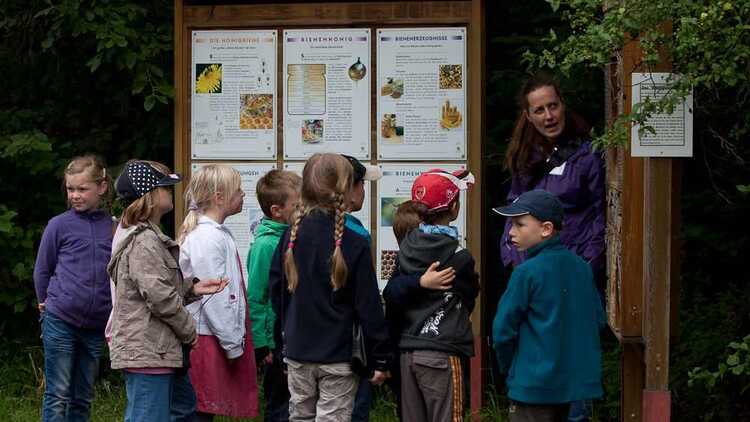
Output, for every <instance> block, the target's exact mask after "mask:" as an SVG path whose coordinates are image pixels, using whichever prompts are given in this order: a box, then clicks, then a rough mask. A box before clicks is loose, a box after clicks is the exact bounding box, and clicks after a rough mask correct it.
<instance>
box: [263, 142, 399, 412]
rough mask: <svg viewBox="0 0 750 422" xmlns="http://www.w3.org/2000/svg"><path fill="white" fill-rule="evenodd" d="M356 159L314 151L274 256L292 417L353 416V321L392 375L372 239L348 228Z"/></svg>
mask: <svg viewBox="0 0 750 422" xmlns="http://www.w3.org/2000/svg"><path fill="white" fill-rule="evenodd" d="M352 186H353V176H352V166H351V165H350V164H349V162H348V161H347V159H346V158H344V157H342V156H340V155H338V154H315V155H313V156H312V157H310V159H309V160H307V163H306V164H305V168H304V170H303V173H302V195H301V197H302V205H301V209H300V210H298V212H297V214H296V217H295V218H294V219H293V223H292V226H291V228H290V229H289V230H287V232H285V234H284V236H283V237H282V239H281V241H280V242H279V247H278V248H277V249H276V252H275V254H274V257H273V261H272V263H271V269H270V274H269V284H270V289H271V300H272V303H273V308H274V311H275V312H276V314H277V315H278V321H279V324H278V329H277V330H278V331H279V332H280V337H281V338H282V341H283V348H284V349H283V350H284V351H283V353H284V356H285V358H284V361H285V362H286V364H287V366H288V381H289V392H290V394H291V399H290V402H289V411H290V415H289V416H290V421H308V420H316V421H323V422H325V421H342V420H351V413H352V407H353V402H354V396H355V393H356V391H357V384H358V380H359V377H358V376H356V375H355V374H354V373H353V372H352V368H351V363H350V362H351V358H352V326H353V324H354V323H355V322H358V323H359V324H361V326H362V328H363V332H364V336H365V339H366V344H367V345H368V352H369V353H368V355H367V356H368V360H369V363H370V364H371V365H370V366H371V369H372V370H373V373H372V376H371V378H370V380H369V381H370V382H371V383H372V384H375V385H379V384H382V383H383V381H384V380H385V379H386V378H387V377H388V376H389V374H388V369H389V365H390V361H391V359H392V351H391V347H390V345H389V342H388V333H387V327H386V324H385V319H384V317H383V308H382V306H381V304H380V295H379V294H378V286H377V280H376V277H375V270H374V268H373V266H372V258H371V253H370V246H369V243H368V241H367V240H366V239H365V238H363V237H362V236H360V235H359V234H357V233H356V232H354V231H352V230H350V229H349V228H347V227H345V222H344V218H345V217H344V215H345V213H346V210H347V207H348V204H349V201H350V199H351V195H352Z"/></svg>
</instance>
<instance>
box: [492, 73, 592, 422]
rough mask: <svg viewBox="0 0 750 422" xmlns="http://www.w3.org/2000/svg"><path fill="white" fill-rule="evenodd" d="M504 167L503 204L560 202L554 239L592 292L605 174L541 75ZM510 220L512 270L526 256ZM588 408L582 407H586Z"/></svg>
mask: <svg viewBox="0 0 750 422" xmlns="http://www.w3.org/2000/svg"><path fill="white" fill-rule="evenodd" d="M518 105H519V108H520V113H519V116H518V119H517V120H516V124H515V127H514V129H513V135H512V137H511V141H510V145H509V146H508V150H507V153H506V156H505V168H506V169H507V170H508V171H510V173H511V187H510V192H509V193H508V202H509V203H510V202H513V201H514V200H515V199H516V198H518V197H519V196H520V195H521V194H522V193H524V192H527V191H530V190H533V189H544V190H546V191H548V192H551V193H553V194H555V195H556V196H557V198H558V199H559V200H560V201H561V202H562V204H563V207H564V210H565V217H564V219H563V229H562V231H561V232H560V240H561V241H562V243H563V244H564V245H565V246H566V247H567V248H568V249H570V250H571V251H573V252H575V253H576V254H578V255H579V256H580V257H581V258H583V259H584V260H585V261H586V262H588V263H589V265H591V269H592V271H593V274H594V279H595V280H596V283H597V287H598V288H599V289H600V290H601V289H603V287H604V286H603V285H604V280H605V250H606V246H605V243H604V233H605V200H606V199H605V190H604V189H605V187H604V186H605V185H604V181H605V171H604V160H603V158H602V155H601V153H599V152H597V151H594V150H593V148H592V146H591V140H590V139H589V133H590V130H591V127H590V126H589V125H588V123H586V122H585V121H584V120H583V118H582V117H580V116H579V115H577V114H576V113H574V112H572V111H571V110H567V109H566V106H565V102H564V101H563V98H562V96H561V95H560V87H559V84H558V83H557V81H556V80H555V79H554V78H552V77H550V76H548V75H544V74H540V75H537V76H534V77H532V78H530V79H529V80H528V81H527V82H526V84H525V85H524V86H523V88H522V90H521V92H520V95H519V98H518ZM510 223H511V221H510V219H508V220H507V221H506V223H505V230H504V232H503V236H502V239H501V246H500V250H501V255H502V261H503V264H504V265H505V266H506V267H515V266H517V265H518V264H520V263H521V262H523V261H524V259H525V257H526V254H525V253H524V252H519V251H518V250H517V249H516V248H515V246H513V244H512V243H511V242H510V237H509V232H510V226H511V224H510ZM587 407H588V406H587ZM589 415H590V413H589V412H588V411H587V410H586V409H585V408H584V406H583V404H582V403H580V402H579V403H574V404H573V405H572V406H571V415H570V419H569V420H570V421H585V420H588V418H589Z"/></svg>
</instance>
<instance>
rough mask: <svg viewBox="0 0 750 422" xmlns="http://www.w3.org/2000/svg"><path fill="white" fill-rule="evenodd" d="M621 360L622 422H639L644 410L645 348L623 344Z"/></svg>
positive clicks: (632, 344)
mask: <svg viewBox="0 0 750 422" xmlns="http://www.w3.org/2000/svg"><path fill="white" fill-rule="evenodd" d="M620 359H621V360H620V421H622V422H638V421H641V412H642V410H643V409H642V398H643V394H642V392H643V382H644V376H645V367H644V365H643V346H642V345H640V344H634V343H625V344H623V346H622V355H621V357H620Z"/></svg>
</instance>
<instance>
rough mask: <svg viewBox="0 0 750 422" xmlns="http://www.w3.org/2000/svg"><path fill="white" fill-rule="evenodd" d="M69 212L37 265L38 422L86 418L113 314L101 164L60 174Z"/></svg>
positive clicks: (106, 191)
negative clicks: (41, 361)
mask: <svg viewBox="0 0 750 422" xmlns="http://www.w3.org/2000/svg"><path fill="white" fill-rule="evenodd" d="M63 188H64V189H65V192H66V194H67V200H68V207H69V209H68V210H67V211H65V212H63V213H62V214H59V215H57V216H55V217H53V218H52V219H51V220H50V221H49V223H48V224H47V227H46V228H45V229H44V234H43V235H42V242H41V244H40V245H39V253H38V254H37V257H36V264H35V265H34V287H35V288H36V297H37V300H38V302H39V313H40V320H41V322H42V342H43V344H44V379H45V381H46V384H45V390H44V403H43V405H42V420H44V421H63V420H88V418H89V411H90V408H91V400H92V399H93V396H94V388H93V387H94V378H96V372H97V369H98V368H99V357H100V356H101V354H102V348H103V346H104V325H105V324H106V322H107V316H108V315H109V312H110V309H111V308H112V302H111V299H110V290H109V279H108V277H107V263H108V262H109V258H110V254H111V252H112V228H113V223H112V217H111V216H110V214H109V212H108V211H107V208H108V205H109V199H110V198H111V196H112V195H111V192H112V178H111V177H109V176H108V175H107V169H106V168H105V167H104V163H103V162H102V160H101V158H99V157H97V156H94V155H85V156H81V157H76V158H74V159H73V160H72V161H71V162H70V163H69V164H68V166H67V167H65V172H64V182H63Z"/></svg>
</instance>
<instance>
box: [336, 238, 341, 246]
mask: <svg viewBox="0 0 750 422" xmlns="http://www.w3.org/2000/svg"><path fill="white" fill-rule="evenodd" d="M336 246H337V247H340V246H341V239H336Z"/></svg>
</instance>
